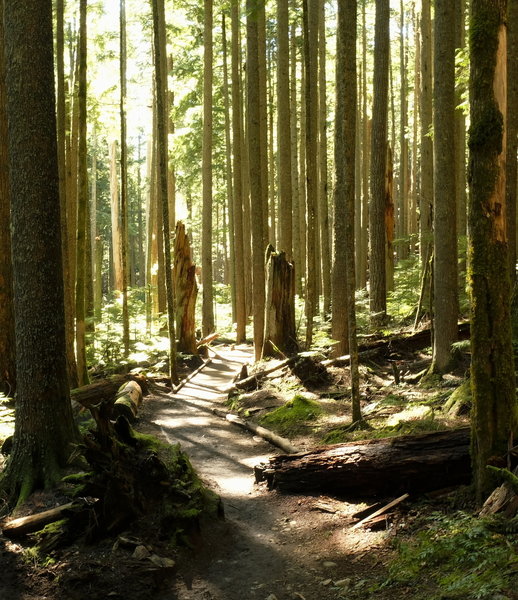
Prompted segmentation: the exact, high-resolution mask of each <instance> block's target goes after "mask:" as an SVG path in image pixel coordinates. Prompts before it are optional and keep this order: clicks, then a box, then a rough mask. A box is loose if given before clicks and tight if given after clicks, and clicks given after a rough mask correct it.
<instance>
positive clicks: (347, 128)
mask: <svg viewBox="0 0 518 600" xmlns="http://www.w3.org/2000/svg"><path fill="white" fill-rule="evenodd" d="M356 20H357V5H356V1H355V0H340V1H339V3H338V27H337V35H338V41H337V65H336V67H337V68H336V74H337V75H336V77H337V80H336V105H337V111H336V127H335V132H336V133H335V136H336V137H335V140H336V143H335V169H336V184H335V185H336V187H335V221H334V223H335V229H334V234H335V237H334V244H335V264H334V270H333V308H334V306H335V303H336V304H338V306H337V308H338V310H337V314H336V315H335V313H334V312H333V326H334V327H333V330H334V331H336V333H337V334H339V335H340V337H336V335H335V333H334V331H333V338H334V339H338V340H339V344H338V348H339V349H340V350H339V351H340V352H341V351H342V350H343V351H347V350H349V351H350V355H351V395H352V409H353V414H352V420H353V422H356V421H360V420H361V410H360V387H359V372H358V343H357V338H356V308H355V289H356V285H355V283H356V276H355V263H354V199H355V198H354V197H355V190H354V186H355V176H356V173H355V170H356V169H355V137H356V110H357V91H356ZM338 107H339V108H340V110H338ZM344 272H345V278H344ZM344 279H345V285H344V282H343V280H344ZM342 295H343V297H341V296H342ZM341 320H342V321H344V322H346V323H347V327H344V323H343V322H340V321H341ZM345 336H347V338H346V339H347V347H346V345H345V344H344V341H345V339H344V338H345Z"/></svg>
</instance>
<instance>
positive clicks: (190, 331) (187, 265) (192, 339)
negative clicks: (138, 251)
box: [173, 221, 198, 354]
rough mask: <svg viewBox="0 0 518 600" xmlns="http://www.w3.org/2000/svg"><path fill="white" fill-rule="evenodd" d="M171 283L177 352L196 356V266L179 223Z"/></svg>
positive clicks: (181, 224) (185, 235)
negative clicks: (173, 293) (173, 297)
mask: <svg viewBox="0 0 518 600" xmlns="http://www.w3.org/2000/svg"><path fill="white" fill-rule="evenodd" d="M173 281H174V292H175V299H176V306H175V311H176V331H177V334H178V350H179V351H180V352H185V353H187V354H197V349H196V336H195V329H196V328H195V320H194V313H195V309H196V296H197V295H198V285H197V283H196V265H195V264H194V263H193V262H192V258H191V246H190V244H189V238H188V237H187V234H186V233H185V225H184V224H183V223H182V222H181V221H178V223H177V224H176V235H175V240H174V267H173Z"/></svg>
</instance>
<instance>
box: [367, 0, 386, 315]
mask: <svg viewBox="0 0 518 600" xmlns="http://www.w3.org/2000/svg"><path fill="white" fill-rule="evenodd" d="M389 23H390V7H389V1H388V0H376V23H375V33H374V104H373V109H372V142H371V144H372V145H371V178H370V180H371V181H370V189H371V199H370V212H369V241H370V258H369V278H370V311H371V318H372V321H373V323H374V324H379V323H382V322H383V321H384V320H385V317H386V312H387V288H386V269H385V253H386V240H385V169H386V162H387V107H388V67H389V65H388V61H389V41H390V38H389Z"/></svg>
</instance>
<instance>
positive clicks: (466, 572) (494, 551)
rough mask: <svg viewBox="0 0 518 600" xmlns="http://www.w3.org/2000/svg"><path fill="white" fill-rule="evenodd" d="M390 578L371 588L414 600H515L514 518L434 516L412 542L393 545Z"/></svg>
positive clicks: (517, 546)
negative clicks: (397, 590)
mask: <svg viewBox="0 0 518 600" xmlns="http://www.w3.org/2000/svg"><path fill="white" fill-rule="evenodd" d="M396 544H397V552H398V556H397V557H396V559H395V560H394V561H393V562H392V563H391V565H390V566H389V577H388V579H387V580H386V581H384V582H383V583H382V584H380V585H378V586H375V588H372V590H371V591H372V592H374V593H375V594H379V593H380V592H381V591H382V589H384V588H399V587H403V588H405V590H407V591H406V593H407V594H408V589H409V588H410V589H411V591H412V595H411V597H412V598H415V599H416V600H419V599H423V600H424V599H425V598H426V600H439V599H447V598H448V599H452V600H453V599H457V598H458V599H465V600H485V599H487V600H489V599H497V598H498V599H500V600H505V599H506V598H507V599H508V598H516V596H515V595H514V594H515V587H516V583H517V582H518V519H517V518H515V519H511V520H506V519H504V518H502V517H499V516H497V517H495V516H493V517H490V518H485V519H480V518H477V517H475V516H472V515H469V514H467V513H465V512H461V511H458V512H455V513H453V514H442V513H437V512H436V513H432V514H431V515H428V516H427V517H426V518H425V519H423V527H422V529H421V530H420V531H419V532H418V533H417V534H415V535H414V536H413V538H412V539H411V540H410V541H396Z"/></svg>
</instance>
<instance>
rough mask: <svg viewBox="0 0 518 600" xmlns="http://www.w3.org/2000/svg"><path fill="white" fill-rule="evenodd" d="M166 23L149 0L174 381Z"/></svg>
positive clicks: (174, 377) (174, 378)
mask: <svg viewBox="0 0 518 600" xmlns="http://www.w3.org/2000/svg"><path fill="white" fill-rule="evenodd" d="M165 31H166V24H165V14H164V2H163V0H153V33H154V35H153V41H154V58H155V81H156V115H157V155H158V156H157V158H158V167H159V168H158V175H159V177H158V179H159V181H158V186H157V187H158V190H159V199H160V202H159V204H160V208H161V211H160V214H161V216H162V239H163V244H164V245H163V248H164V276H165V288H166V300H167V325H168V336H169V373H170V376H171V382H172V383H178V374H177V366H176V336H175V314H174V295H173V274H172V268H171V240H170V236H169V200H168V194H167V192H168V187H167V172H168V168H167V161H168V155H169V154H168V141H167V121H168V117H167V115H166V106H167V101H166V99H167V74H166V54H165V49H166V34H165Z"/></svg>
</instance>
